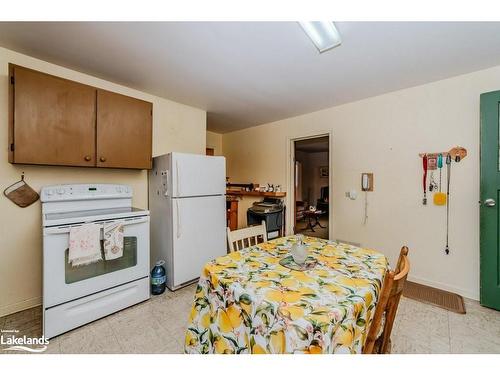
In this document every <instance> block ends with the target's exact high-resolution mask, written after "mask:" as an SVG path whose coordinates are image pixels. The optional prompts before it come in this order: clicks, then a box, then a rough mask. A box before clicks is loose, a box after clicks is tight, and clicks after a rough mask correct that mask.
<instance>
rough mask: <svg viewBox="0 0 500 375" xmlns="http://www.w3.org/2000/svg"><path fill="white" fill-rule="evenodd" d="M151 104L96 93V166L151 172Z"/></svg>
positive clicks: (107, 93)
mask: <svg viewBox="0 0 500 375" xmlns="http://www.w3.org/2000/svg"><path fill="white" fill-rule="evenodd" d="M152 108H153V105H152V104H151V103H148V102H145V101H143V100H139V99H135V98H131V97H128V96H124V95H120V94H116V93H112V92H109V91H104V90H98V91H97V166H98V167H104V168H117V167H119V168H136V169H151V161H152V160H151V152H152V150H151V143H152V140H151V136H152V118H153V117H152Z"/></svg>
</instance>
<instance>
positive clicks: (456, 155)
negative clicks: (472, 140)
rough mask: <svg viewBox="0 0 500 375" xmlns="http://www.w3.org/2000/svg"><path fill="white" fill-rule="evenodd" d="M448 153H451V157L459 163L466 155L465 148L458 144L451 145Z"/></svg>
mask: <svg viewBox="0 0 500 375" xmlns="http://www.w3.org/2000/svg"><path fill="white" fill-rule="evenodd" d="M448 153H449V154H450V155H451V158H452V159H453V160H455V161H456V162H457V163H459V162H460V160H462V159H463V158H465V157H466V156H467V150H466V149H465V148H463V147H460V146H457V147H453V148H452V149H451V150H450V151H449V152H448Z"/></svg>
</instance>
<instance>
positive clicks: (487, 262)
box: [481, 91, 500, 310]
mask: <svg viewBox="0 0 500 375" xmlns="http://www.w3.org/2000/svg"><path fill="white" fill-rule="evenodd" d="M499 112H500V91H494V92H489V93H485V94H482V95H481V305H483V306H487V307H491V308H494V309H497V310H500V247H499V234H500V233H499V227H498V226H499V224H500V220H499V209H498V204H500V171H499V170H500V163H499V160H500V152H499V151H500V147H499V145H500V143H499V136H498V135H499V127H500V122H499Z"/></svg>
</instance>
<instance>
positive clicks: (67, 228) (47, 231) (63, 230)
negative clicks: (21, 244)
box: [43, 217, 149, 234]
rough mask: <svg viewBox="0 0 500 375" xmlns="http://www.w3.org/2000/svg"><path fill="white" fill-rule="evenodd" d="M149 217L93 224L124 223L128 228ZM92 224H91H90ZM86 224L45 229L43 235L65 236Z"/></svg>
mask: <svg viewBox="0 0 500 375" xmlns="http://www.w3.org/2000/svg"><path fill="white" fill-rule="evenodd" d="M148 219H149V218H148V217H130V218H127V219H119V220H103V221H98V222H93V223H95V224H107V223H122V224H123V226H128V225H133V224H140V223H144V222H146V221H148ZM89 224H90V223H89ZM82 225H84V224H72V225H61V226H58V227H49V228H44V229H43V233H44V234H63V233H69V231H70V230H71V228H75V227H81V226H82Z"/></svg>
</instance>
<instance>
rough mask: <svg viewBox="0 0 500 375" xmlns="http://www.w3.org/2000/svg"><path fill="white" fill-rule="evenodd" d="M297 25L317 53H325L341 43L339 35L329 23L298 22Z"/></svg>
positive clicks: (331, 23)
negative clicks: (310, 41)
mask: <svg viewBox="0 0 500 375" xmlns="http://www.w3.org/2000/svg"><path fill="white" fill-rule="evenodd" d="M299 24H300V26H301V27H302V29H303V30H304V32H305V33H306V34H307V36H308V37H309V38H310V39H311V40H312V42H313V43H314V45H315V46H316V48H317V49H318V51H319V53H323V52H326V51H328V50H330V49H332V48H334V47H337V46H338V45H340V43H342V40H341V38H340V34H339V32H338V30H337V28H336V27H335V24H334V23H333V22H331V21H311V22H299Z"/></svg>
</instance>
